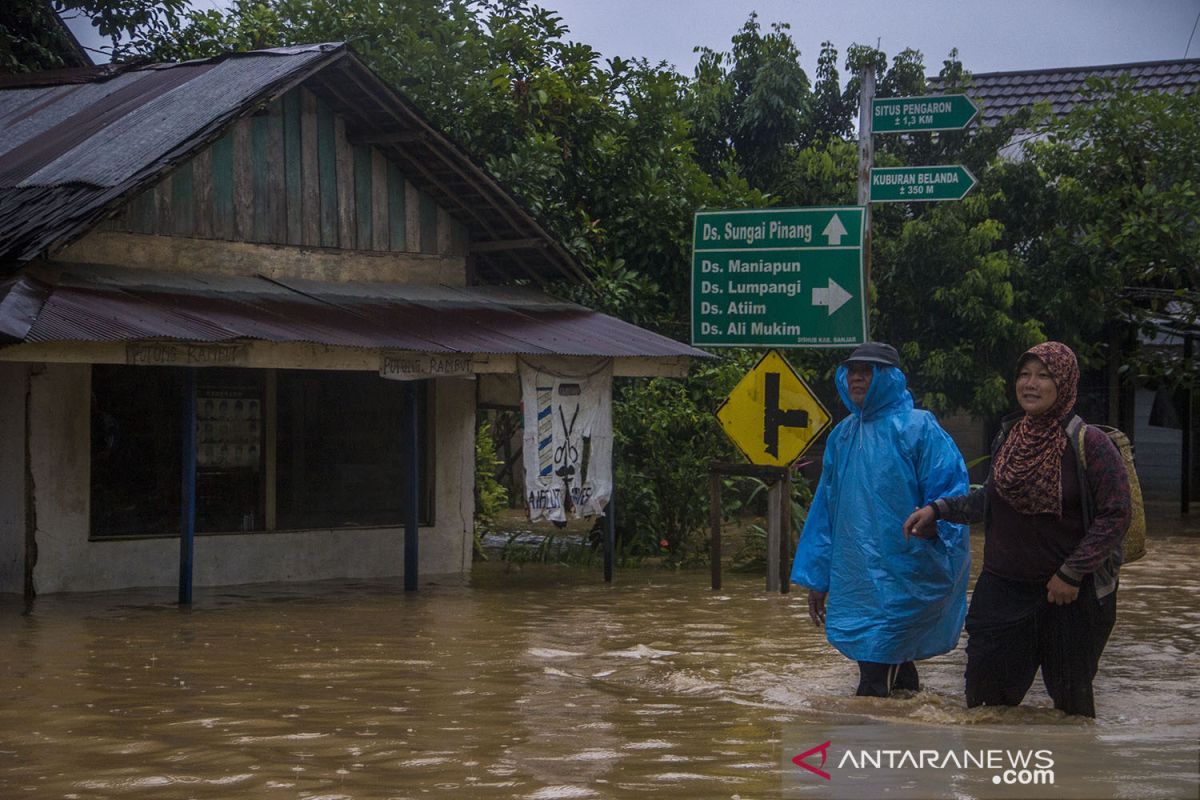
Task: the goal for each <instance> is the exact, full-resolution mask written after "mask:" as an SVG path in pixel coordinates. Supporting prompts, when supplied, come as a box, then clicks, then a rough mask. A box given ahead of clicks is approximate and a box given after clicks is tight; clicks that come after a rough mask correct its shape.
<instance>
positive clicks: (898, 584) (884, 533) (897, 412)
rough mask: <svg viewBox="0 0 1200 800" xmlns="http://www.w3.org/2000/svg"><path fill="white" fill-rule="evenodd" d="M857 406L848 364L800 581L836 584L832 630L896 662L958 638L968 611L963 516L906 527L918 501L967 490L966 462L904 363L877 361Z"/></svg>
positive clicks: (847, 646) (846, 648) (835, 639)
mask: <svg viewBox="0 0 1200 800" xmlns="http://www.w3.org/2000/svg"><path fill="white" fill-rule="evenodd" d="M872 366H873V368H874V370H875V374H874V377H873V378H872V379H871V386H870V388H869V389H868V391H867V395H866V397H865V398H864V399H863V405H862V407H861V408H859V407H858V406H857V405H855V404H854V403H853V402H852V401H851V400H850V394H849V389H848V387H847V381H846V375H847V368H846V367H845V366H841V367H839V368H838V371H837V379H836V383H837V389H838V394H840V395H841V397H842V402H843V403H845V405H846V407H847V408H848V409H849V410H850V412H851V415H850V416H849V417H847V418H846V419H844V420H842V421H841V422H840V423H838V425H837V427H835V428H834V429H833V431H832V433H830V435H829V440H828V442H827V443H826V445H825V459H824V462H823V468H822V472H821V480H820V482H819V483H818V484H817V490H816V493H815V495H814V497H813V502H812V506H811V508H809V511H808V518H807V520H806V521H805V523H804V530H803V533H802V534H801V536H800V544H799V546H798V547H797V548H796V559H795V562H794V563H793V565H792V581H793V582H794V583H798V584H800V585H802V586H807V587H808V588H810V589H816V590H817V591H822V592H825V591H827V592H829V597H828V600H827V602H828V605H827V607H826V619H825V635H826V637H827V638H828V639H829V643H830V644H832V645H833V646H834V647H836V648H837V649H838V650H839V651H840V652H841V653H842V654H843V655H845V656H846V657H848V658H852V659H854V660H855V661H874V662H878V663H882V664H899V663H903V662H905V661H911V660H913V659H919V658H928V657H930V656H935V655H938V654H939V653H946V652H949V651H950V650H953V649H954V647H955V645H957V644H958V637H959V633H960V632H961V631H962V625H963V620H964V618H965V617H966V613H967V573H968V572H969V571H970V563H971V551H970V545H969V541H968V537H967V529H966V526H964V525H956V524H952V523H949V522H945V521H943V520H939V521H938V523H937V528H938V535H937V538H935V539H932V540H925V539H920V538H917V537H915V536H914V537H912V538H911V539H905V537H904V531H903V529H902V526H903V524H904V520H906V519H907V518H908V515H909V514H911V513H912V511H913V509H915V508H917V507H919V506H923V505H925V504H926V503H928V502H930V501H932V500H936V499H938V498H940V497H947V496H955V495H962V494H966V493H967V490H968V484H967V470H966V466H965V465H964V464H963V459H962V456H961V455H960V454H959V452H958V448H957V447H955V445H954V442H953V441H952V440H951V439H950V437H949V436H948V435H947V434H946V432H945V431H943V430H942V429H941V427H940V426H939V425H938V424H937V421H936V420H935V419H934V417H933V415H932V414H930V413H929V412H928V411H918V410H916V409H914V408H913V401H912V395H911V394H909V392H908V387H907V382H906V381H905V378H904V373H903V372H901V371H900V370H899V369H897V368H895V367H889V366H884V365H880V364H876V365H872Z"/></svg>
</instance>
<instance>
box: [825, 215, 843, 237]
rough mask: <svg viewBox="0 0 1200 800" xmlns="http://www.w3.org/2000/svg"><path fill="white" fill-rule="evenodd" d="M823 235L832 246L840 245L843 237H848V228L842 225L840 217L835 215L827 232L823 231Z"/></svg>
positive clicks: (826, 227) (827, 227)
mask: <svg viewBox="0 0 1200 800" xmlns="http://www.w3.org/2000/svg"><path fill="white" fill-rule="evenodd" d="M821 235H822V236H824V237H825V238H826V239H828V240H829V244H830V245H839V244H841V243H842V237H843V236H845V235H846V226H845V225H843V224H842V221H841V220H840V219H839V218H838V215H837V214H834V215H833V219H831V220H829V224H828V225H826V226H825V230H823V231H821Z"/></svg>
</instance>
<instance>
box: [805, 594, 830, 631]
mask: <svg viewBox="0 0 1200 800" xmlns="http://www.w3.org/2000/svg"><path fill="white" fill-rule="evenodd" d="M828 596H829V592H818V591H817V590H816V589H809V590H808V616H809V618H810V619H811V620H812V621H813V625H816V626H817V627H818V628H819V627H821V626H822V625H824V624H825V598H826V597H828Z"/></svg>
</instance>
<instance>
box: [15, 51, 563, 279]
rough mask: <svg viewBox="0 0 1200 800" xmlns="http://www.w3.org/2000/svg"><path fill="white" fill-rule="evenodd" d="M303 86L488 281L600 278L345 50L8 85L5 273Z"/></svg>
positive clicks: (44, 77)
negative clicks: (398, 177) (446, 230)
mask: <svg viewBox="0 0 1200 800" xmlns="http://www.w3.org/2000/svg"><path fill="white" fill-rule="evenodd" d="M297 85H303V86H305V87H306V88H308V89H310V90H311V91H313V92H315V93H316V94H318V95H319V96H320V97H322V99H323V100H325V101H326V102H328V103H329V104H330V105H331V106H332V107H333V108H334V110H335V111H336V112H337V113H339V114H341V115H343V116H344V117H345V119H346V124H347V134H348V136H350V137H352V138H353V139H355V140H357V141H368V140H369V141H371V142H372V143H373V144H374V145H375V146H377V147H379V148H381V149H382V150H383V151H384V152H385V153H386V154H387V156H388V157H389V158H391V159H392V160H394V161H395V162H396V164H397V165H398V166H399V168H400V170H401V171H402V172H403V173H405V175H406V177H407V178H408V179H409V180H411V181H412V182H413V183H414V184H415V185H417V186H419V187H420V188H421V189H422V190H423V191H425V192H426V193H427V194H429V195H430V196H431V197H432V198H433V199H434V200H435V201H436V202H437V203H438V204H439V205H441V206H442V207H444V208H445V209H447V210H448V211H449V212H450V213H451V214H452V215H455V216H456V217H457V218H458V219H459V221H460V222H462V223H463V224H465V225H466V226H467V228H468V231H469V236H470V239H471V242H472V247H473V249H474V253H473V255H474V257H475V260H476V268H477V274H478V275H479V276H480V277H481V278H483V279H485V280H488V279H490V280H506V279H511V278H514V277H534V278H538V279H544V278H546V277H568V278H573V279H583V280H586V276H585V275H584V273H583V272H582V270H581V269H580V267H579V266H578V264H577V263H576V262H575V260H574V259H573V258H572V257H571V256H570V255H569V254H568V253H567V252H566V251H565V250H564V249H563V248H562V246H561V245H560V244H559V243H558V242H557V241H556V240H555V239H554V238H553V237H552V236H550V234H548V233H547V232H546V231H545V230H544V229H543V228H542V227H541V225H540V224H539V223H538V222H537V221H536V220H535V219H534V218H533V217H532V215H531V214H530V213H529V212H528V211H526V210H525V209H524V207H523V206H522V205H521V204H520V203H519V202H518V201H517V200H516V198H515V197H514V196H513V194H512V193H511V192H510V191H508V190H507V189H506V188H505V187H503V186H501V185H500V184H499V183H498V182H497V181H496V180H495V179H494V178H492V177H491V176H490V175H489V174H488V173H487V171H486V170H485V169H484V168H483V167H482V166H481V165H480V164H479V163H477V162H476V161H474V160H473V159H472V157H471V156H470V155H468V154H467V153H466V151H465V150H463V149H462V148H460V147H458V146H457V145H456V144H455V143H454V142H452V141H451V140H450V139H448V138H447V137H446V136H445V135H444V134H443V133H442V132H441V131H439V130H437V129H436V128H435V127H434V126H433V125H432V124H431V123H430V122H429V121H428V120H427V119H426V118H425V117H424V116H423V115H422V114H421V112H420V111H418V110H417V109H416V108H415V107H414V106H413V105H412V103H411V102H410V101H408V100H407V99H406V98H405V97H403V96H402V95H400V94H399V93H398V92H396V91H395V90H393V89H392V88H391V87H389V86H388V85H387V84H385V83H384V82H383V81H382V80H381V79H380V78H379V77H378V76H377V75H375V73H373V72H372V71H371V70H370V69H369V68H368V67H367V66H366V65H365V64H364V63H363V62H362V61H361V60H360V59H359V58H358V57H357V56H356V55H355V54H354V53H353V52H352V51H350V50H349V49H347V47H346V46H345V45H344V44H341V43H333V44H317V45H306V46H297V47H286V48H276V49H272V50H259V51H254V52H250V53H239V54H231V55H227V56H223V57H220V58H214V59H204V60H199V61H188V62H183V63H179V64H153V65H143V66H123V67H122V66H116V67H112V66H105V67H96V68H94V69H90V70H88V69H85V70H78V69H76V70H64V71H60V72H50V73H33V74H27V75H14V76H7V77H5V78H3V79H0V265H3V264H4V263H5V262H8V263H9V264H10V268H9V269H8V271H9V272H11V271H13V269H12V265H14V264H15V265H19V264H20V263H22V262H26V261H29V260H32V259H34V258H38V257H41V256H45V255H46V254H48V253H51V252H52V251H53V250H54V249H55V248H57V247H59V246H61V245H64V244H67V243H69V242H70V241H72V240H73V239H74V238H77V237H78V236H81V235H82V234H83V233H85V232H86V231H87V230H88V229H89V228H90V227H91V226H92V225H94V224H95V223H97V222H99V221H100V220H101V219H103V218H104V217H105V216H107V215H109V214H112V213H115V211H116V210H117V209H118V208H120V206H121V205H123V204H124V202H126V201H127V200H128V199H129V198H131V197H132V196H133V195H134V194H136V193H137V192H139V191H141V190H142V189H145V188H147V187H148V186H150V185H152V184H153V183H155V182H156V181H157V180H158V179H159V178H161V177H162V176H163V175H165V174H166V173H167V172H168V171H169V170H170V169H171V168H172V167H174V166H175V165H176V164H179V163H181V162H183V161H185V160H187V159H188V158H190V157H191V156H193V155H194V154H196V153H197V152H199V151H200V150H201V149H203V148H204V147H206V146H207V145H208V144H210V143H211V142H213V141H214V140H216V139H217V138H219V137H220V135H221V134H222V133H223V132H224V130H225V129H226V128H227V127H228V125H229V124H230V123H231V122H233V121H234V120H236V119H237V118H239V117H241V116H245V115H248V114H251V113H253V112H254V111H255V110H256V109H257V108H258V107H260V106H262V105H263V104H265V103H267V102H269V101H271V100H273V99H274V98H276V97H278V96H279V95H281V94H282V93H283V92H285V91H287V90H289V89H291V88H293V87H295V86H297ZM2 272H3V268H2V267H0V273H2Z"/></svg>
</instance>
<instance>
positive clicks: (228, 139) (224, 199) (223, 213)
mask: <svg viewBox="0 0 1200 800" xmlns="http://www.w3.org/2000/svg"><path fill="white" fill-rule="evenodd" d="M212 215H213V224H212V227H213V236H215V237H216V238H218V239H233V227H234V226H233V216H234V210H233V133H232V132H229V133H226V134H225V135H224V136H222V137H221V138H220V139H217V141H215V142H213V146H212Z"/></svg>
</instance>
